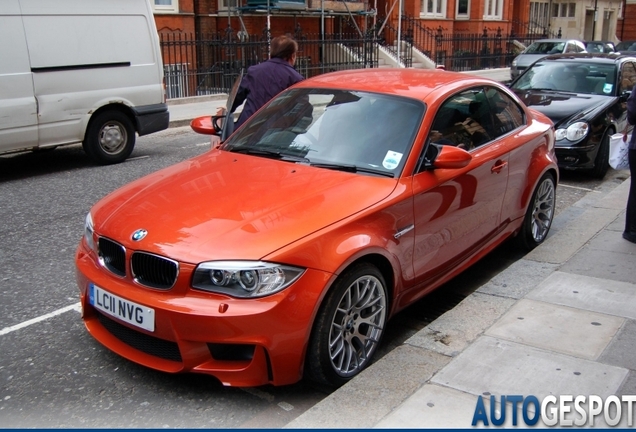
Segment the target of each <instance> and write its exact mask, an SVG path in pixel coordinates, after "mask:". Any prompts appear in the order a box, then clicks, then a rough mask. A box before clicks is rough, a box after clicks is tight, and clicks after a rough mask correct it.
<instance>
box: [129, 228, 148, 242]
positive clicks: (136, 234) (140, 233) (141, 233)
mask: <svg viewBox="0 0 636 432" xmlns="http://www.w3.org/2000/svg"><path fill="white" fill-rule="evenodd" d="M146 234H148V231H146V230H145V229H138V230H137V231H135V232H134V233H133V234H132V239H133V241H139V240H142V239H143V238H144V237H146Z"/></svg>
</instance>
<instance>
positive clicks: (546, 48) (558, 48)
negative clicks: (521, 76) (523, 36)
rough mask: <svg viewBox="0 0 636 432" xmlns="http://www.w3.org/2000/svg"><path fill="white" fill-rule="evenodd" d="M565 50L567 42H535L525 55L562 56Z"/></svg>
mask: <svg viewBox="0 0 636 432" xmlns="http://www.w3.org/2000/svg"><path fill="white" fill-rule="evenodd" d="M564 48H565V42H533V43H532V45H530V46H529V47H528V48H526V50H525V51H524V52H523V53H524V54H560V53H562V52H563V49H564Z"/></svg>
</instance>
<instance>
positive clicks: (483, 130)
mask: <svg viewBox="0 0 636 432" xmlns="http://www.w3.org/2000/svg"><path fill="white" fill-rule="evenodd" d="M499 135H500V134H499V133H497V131H496V130H495V125H494V120H493V116H492V114H491V110H490V106H489V102H488V98H487V94H486V91H485V89H484V88H482V87H479V88H472V89H470V90H467V91H463V92H460V93H457V94H454V95H452V96H450V97H449V98H448V99H447V100H446V101H445V102H444V103H443V104H442V105H441V106H440V108H439V110H438V111H437V114H436V116H435V119H434V121H433V124H432V128H431V134H430V135H429V136H431V137H433V138H432V139H433V140H437V144H438V145H452V146H457V147H463V148H465V149H466V150H467V151H469V152H470V154H471V156H472V160H471V162H470V163H469V165H468V166H466V167H465V168H460V169H424V170H423V171H422V172H419V173H417V174H416V175H415V176H414V178H413V192H414V213H415V229H414V231H415V246H414V248H415V249H414V254H413V256H414V258H413V264H414V272H415V275H416V283H417V282H423V281H428V280H432V279H435V278H437V277H440V276H441V275H443V274H444V273H446V272H447V271H448V270H450V269H451V268H453V267H455V266H457V265H458V264H460V263H461V262H462V261H463V260H465V259H466V258H468V257H469V256H470V255H472V254H473V253H474V252H475V251H477V250H478V249H479V248H480V247H482V246H484V245H485V244H486V243H487V242H488V241H489V240H491V239H492V238H494V237H495V236H496V234H497V233H498V232H499V231H500V215H501V207H502V203H503V200H504V196H505V192H506V186H507V179H508V166H507V165H508V148H507V147H506V145H505V143H504V142H502V141H501V140H499V139H498V138H497V137H498V136H499ZM428 145H431V144H430V143H429V144H428Z"/></svg>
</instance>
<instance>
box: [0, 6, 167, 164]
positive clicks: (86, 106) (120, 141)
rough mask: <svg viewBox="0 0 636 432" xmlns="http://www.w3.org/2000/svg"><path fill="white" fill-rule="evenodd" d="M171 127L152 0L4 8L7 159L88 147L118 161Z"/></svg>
mask: <svg viewBox="0 0 636 432" xmlns="http://www.w3.org/2000/svg"><path fill="white" fill-rule="evenodd" d="M168 121H169V114H168V106H167V104H166V96H165V86H164V80H163V66H162V61H161V51H160V48H159V38H158V35H157V29H156V26H155V21H154V17H153V14H152V9H151V6H150V4H149V3H148V0H55V1H51V0H0V153H7V152H15V151H23V150H42V149H49V148H55V147H57V146H60V145H65V144H75V143H82V144H83V147H84V151H85V152H86V153H87V154H88V155H89V156H90V157H91V158H92V159H93V160H95V161H96V162H97V163H100V164H110V163H117V162H121V161H123V160H124V159H126V158H127V157H128V156H129V155H130V153H131V152H132V150H133V147H134V146H135V134H136V133H137V134H139V135H140V136H141V135H146V134H149V133H152V132H156V131H159V130H162V129H166V128H167V127H168Z"/></svg>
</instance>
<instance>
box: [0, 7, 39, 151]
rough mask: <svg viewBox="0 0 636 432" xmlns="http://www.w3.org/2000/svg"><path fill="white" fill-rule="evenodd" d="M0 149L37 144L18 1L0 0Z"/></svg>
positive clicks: (25, 47)
mask: <svg viewBox="0 0 636 432" xmlns="http://www.w3.org/2000/svg"><path fill="white" fill-rule="evenodd" d="M0 21H1V22H2V24H1V25H0V40H2V41H3V42H2V43H1V44H0V59H1V60H0V152H3V151H11V150H18V149H22V148H27V147H32V146H37V143H38V130H37V123H38V116H37V105H36V101H35V96H34V93H33V79H32V76H31V67H30V65H29V57H28V50H27V45H26V39H25V37H24V29H23V26H22V17H21V16H20V8H19V5H18V2H17V1H14V0H6V1H5V0H3V1H1V2H0Z"/></svg>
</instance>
